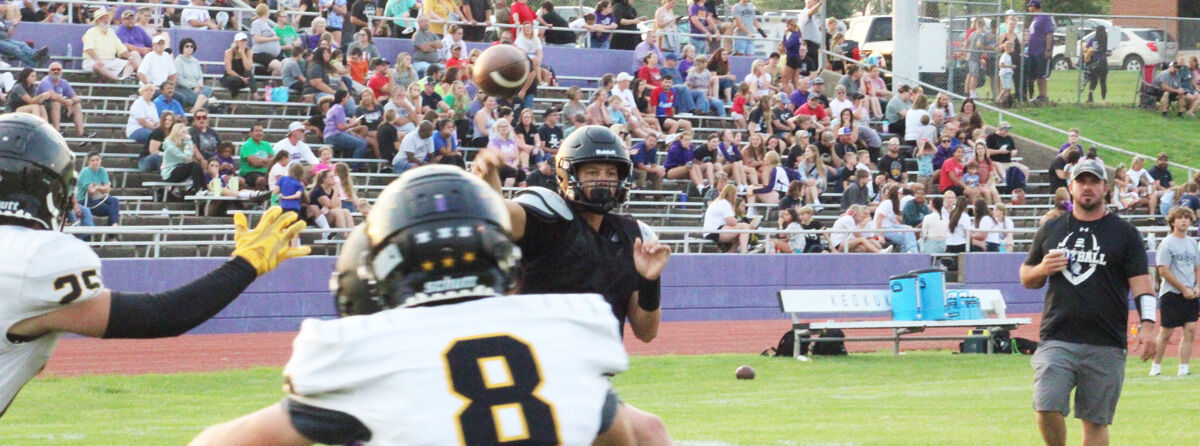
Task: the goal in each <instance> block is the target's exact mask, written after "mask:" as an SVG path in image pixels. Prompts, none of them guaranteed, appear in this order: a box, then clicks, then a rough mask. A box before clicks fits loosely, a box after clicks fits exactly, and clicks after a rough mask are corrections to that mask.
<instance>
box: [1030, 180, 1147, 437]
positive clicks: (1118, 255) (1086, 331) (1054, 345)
mask: <svg viewBox="0 0 1200 446" xmlns="http://www.w3.org/2000/svg"><path fill="white" fill-rule="evenodd" d="M1107 189H1108V176H1107V174H1106V173H1105V171H1104V166H1103V165H1101V164H1100V163H1099V162H1098V161H1095V160H1084V161H1081V162H1080V163H1079V164H1078V165H1077V166H1076V167H1075V170H1074V171H1073V172H1072V174H1071V179H1070V186H1069V190H1070V193H1071V199H1072V201H1073V202H1074V204H1075V207H1074V209H1073V210H1072V211H1071V212H1070V213H1066V214H1063V215H1062V216H1060V217H1058V218H1056V219H1053V220H1050V221H1049V222H1047V223H1046V224H1045V225H1043V226H1042V227H1041V228H1040V229H1038V232H1037V235H1036V236H1035V237H1034V240H1033V247H1032V248H1030V250H1029V257H1028V258H1027V259H1025V263H1024V264H1023V265H1021V284H1022V285H1024V286H1025V287H1026V288H1041V287H1042V285H1044V284H1046V283H1047V282H1049V284H1050V287H1049V289H1048V290H1047V291H1046V300H1045V304H1044V309H1043V310H1042V327H1041V340H1042V343H1041V344H1040V345H1039V346H1038V349H1037V353H1035V354H1034V355H1033V361H1032V365H1033V369H1034V386H1033V406H1034V410H1036V411H1037V420H1038V429H1040V430H1041V433H1042V439H1043V440H1044V441H1045V442H1046V444H1047V445H1050V446H1062V445H1065V444H1066V441H1067V426H1066V421H1065V420H1064V417H1065V416H1066V415H1067V414H1069V413H1070V412H1071V403H1070V396H1071V390H1072V389H1074V390H1075V417H1076V418H1079V419H1080V420H1081V421H1082V422H1083V444H1085V445H1107V444H1108V425H1110V424H1112V421H1113V413H1114V412H1115V411H1116V408H1117V400H1118V399H1119V398H1120V396H1121V384H1122V381H1123V380H1124V378H1125V354H1126V352H1125V348H1126V346H1127V345H1128V343H1127V342H1128V341H1127V340H1126V335H1125V333H1126V332H1127V329H1128V321H1129V303H1128V296H1129V292H1130V291H1131V290H1132V291H1133V295H1134V296H1137V302H1138V307H1139V308H1140V309H1141V316H1140V319H1141V321H1142V322H1141V325H1140V330H1139V331H1138V334H1137V344H1136V346H1135V347H1134V350H1135V351H1137V349H1138V348H1142V351H1141V358H1142V360H1143V361H1146V360H1148V359H1150V358H1151V357H1153V356H1154V352H1155V348H1154V336H1153V333H1154V331H1155V330H1154V328H1155V327H1154V326H1155V320H1156V309H1157V307H1158V299H1157V298H1155V297H1154V294H1153V291H1154V288H1153V285H1152V284H1151V282H1150V275H1149V273H1148V270H1147V266H1146V249H1145V247H1144V245H1143V243H1142V237H1141V234H1139V233H1138V231H1137V230H1136V229H1134V227H1133V226H1132V225H1130V224H1129V223H1127V222H1125V221H1124V220H1122V219H1121V218H1120V217H1118V216H1117V215H1116V214H1113V213H1110V212H1108V211H1107V210H1106V209H1105V207H1104V194H1105V191H1106V190H1107Z"/></svg>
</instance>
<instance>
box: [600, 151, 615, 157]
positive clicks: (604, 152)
mask: <svg viewBox="0 0 1200 446" xmlns="http://www.w3.org/2000/svg"><path fill="white" fill-rule="evenodd" d="M596 154H597V155H612V156H616V155H617V151H616V150H597V151H596Z"/></svg>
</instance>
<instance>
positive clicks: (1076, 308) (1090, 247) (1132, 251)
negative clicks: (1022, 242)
mask: <svg viewBox="0 0 1200 446" xmlns="http://www.w3.org/2000/svg"><path fill="white" fill-rule="evenodd" d="M1056 248H1061V249H1066V250H1068V251H1067V253H1068V256H1069V257H1070V259H1071V260H1070V263H1068V265H1067V269H1065V270H1063V271H1062V272H1060V273H1057V274H1054V275H1052V276H1050V278H1049V282H1050V287H1049V289H1048V290H1046V302H1045V306H1044V308H1043V310H1042V329H1041V337H1042V339H1043V340H1055V341H1064V342H1072V343H1077V344H1090V345H1101V346H1109V347H1117V348H1126V345H1127V341H1126V337H1125V333H1126V329H1127V328H1128V327H1127V326H1128V322H1129V279H1130V278H1132V277H1135V276H1140V275H1143V274H1148V272H1147V271H1148V270H1147V267H1146V247H1145V245H1144V244H1143V243H1142V237H1141V235H1140V234H1138V231H1137V229H1135V228H1134V227H1133V225H1130V224H1129V223H1128V222H1126V221H1125V220H1122V219H1121V218H1120V217H1118V216H1117V214H1114V213H1111V212H1110V213H1108V214H1105V215H1104V217H1103V218H1101V219H1099V220H1095V221H1080V220H1078V219H1076V218H1075V216H1074V215H1072V214H1070V213H1067V214H1064V215H1062V216H1061V217H1058V218H1056V219H1054V220H1050V221H1049V222H1046V224H1045V225H1044V226H1042V227H1041V228H1040V229H1038V232H1037V235H1036V236H1035V237H1034V239H1033V246H1032V247H1031V248H1030V249H1029V257H1028V258H1026V259H1025V264H1026V265H1029V266H1035V265H1038V264H1039V263H1041V262H1042V258H1043V257H1045V256H1046V254H1047V253H1049V252H1050V250H1051V249H1056Z"/></svg>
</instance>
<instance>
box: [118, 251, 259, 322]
mask: <svg viewBox="0 0 1200 446" xmlns="http://www.w3.org/2000/svg"><path fill="white" fill-rule="evenodd" d="M257 276H258V273H257V271H255V269H254V266H252V265H250V262H247V261H246V260H245V259H243V258H241V257H235V258H234V259H233V260H230V261H228V262H225V264H223V265H221V267H220V268H217V269H215V270H213V271H212V272H210V273H208V274H205V275H204V276H201V277H199V278H197V279H196V280H193V281H191V282H190V283H188V284H186V285H183V286H181V287H179V288H175V289H173V290H170V291H166V292H162V293H155V294H150V293H122V292H116V291H114V292H113V293H112V307H111V308H109V310H108V327H107V328H106V329H105V330H104V337H105V338H140V339H145V338H165V337H171V336H179V335H181V334H183V333H186V332H187V331H188V330H191V329H193V328H195V327H196V326H197V325H200V324H201V323H203V322H204V321H207V320H208V319H209V318H212V317H213V316H215V315H216V314H217V313H218V312H220V311H221V309H223V308H225V306H227V305H229V303H230V302H233V300H234V299H236V298H237V297H238V295H240V294H242V291H244V290H245V289H246V287H248V286H250V283H252V282H254V279H255V277H257Z"/></svg>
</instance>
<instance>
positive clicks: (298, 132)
mask: <svg viewBox="0 0 1200 446" xmlns="http://www.w3.org/2000/svg"><path fill="white" fill-rule="evenodd" d="M304 131H305V130H304V123H303V122H300V121H295V122H292V123H291V124H289V125H288V134H287V138H283V139H281V140H279V142H277V143H275V146H274V147H272V148H273V149H274V150H275V153H279V151H281V150H286V151H287V153H288V154H290V155H291V157H292V160H291V162H289V163H288V164H289V165H290V164H291V163H294V162H297V161H299V162H303V163H306V164H308V165H310V166H314V165H316V164H317V163H318V162H320V161H319V160H318V159H317V156H316V155H314V154H313V151H312V148H311V147H309V146H308V143H305V142H304Z"/></svg>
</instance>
